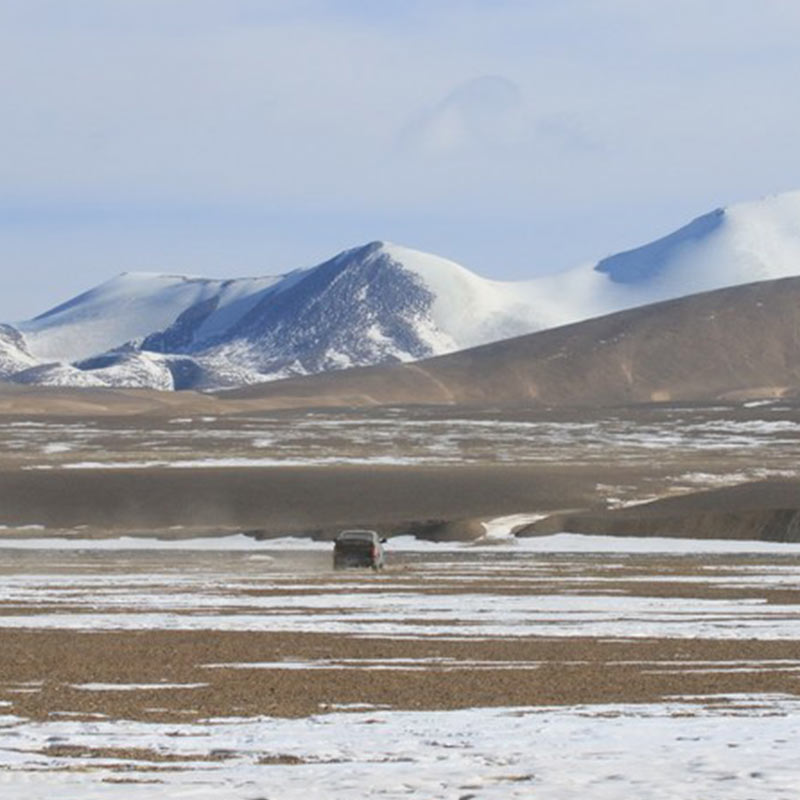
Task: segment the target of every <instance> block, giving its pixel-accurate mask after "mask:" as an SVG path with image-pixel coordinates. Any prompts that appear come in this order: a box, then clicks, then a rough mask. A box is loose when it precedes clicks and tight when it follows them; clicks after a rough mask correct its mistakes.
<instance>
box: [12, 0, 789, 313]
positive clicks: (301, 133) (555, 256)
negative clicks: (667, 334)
mask: <svg viewBox="0 0 800 800" xmlns="http://www.w3.org/2000/svg"><path fill="white" fill-rule="evenodd" d="M798 41H800V4H799V3H797V2H795V0H758V1H756V0H749V1H748V2H745V1H744V0H726V2H724V3H723V2H719V0H692V1H691V2H689V1H688V0H670V2H666V1H662V0H648V1H647V2H641V1H640V0H559V2H552V1H551V0H541V1H537V0H528V1H527V2H521V0H495V1H494V2H493V1H492V0H427V2H420V1H419V0H381V1H380V2H378V1H377V0H372V1H370V2H368V1H367V0H291V2H289V1H288V0H287V1H286V2H284V1H283V0H71V1H70V2H68V3H67V2H64V0H0V103H1V104H2V105H1V106H0V107H2V110H3V111H2V119H3V124H2V126H0V269H1V270H2V274H3V287H4V291H3V293H2V295H0V319H2V320H9V321H10V320H15V319H20V318H24V317H27V316H31V315H33V314H36V313H39V312H41V311H43V310H45V309H46V308H47V307H49V306H51V305H54V304H55V303H57V302H60V301H62V300H64V299H66V298H67V297H69V296H71V295H73V294H76V293H78V292H80V291H82V290H84V289H86V288H88V287H90V286H92V285H94V284H96V283H99V282H101V281H103V280H105V279H107V278H110V277H112V276H113V275H115V274H117V273H118V272H121V271H125V270H147V271H167V272H181V273H192V274H200V275H210V276H219V277H226V276H236V275H253V274H271V273H278V272H283V271H287V270H289V269H292V268H295V267H300V266H308V265H310V264H314V263H317V262H319V261H321V260H323V259H325V258H327V257H329V256H331V255H333V254H334V253H335V252H337V251H339V250H341V249H344V248H346V247H350V246H354V245H357V244H360V243H363V242H366V241H369V240H373V239H388V240H392V241H396V242H400V243H403V244H406V245H408V246H411V247H417V248H420V249H423V250H428V251H431V252H435V253H437V254H439V255H443V256H447V257H450V258H453V259H455V260H457V261H459V262H461V263H462V264H464V265H465V266H467V267H469V268H470V269H473V270H475V271H476V272H479V273H481V274H483V275H487V276H490V277H496V278H501V279H518V278H524V277H530V276H534V275H538V274H542V273H545V272H552V271H556V270H560V269H564V268H567V267H570V266H574V265H577V264H578V263H581V262H584V261H594V260H597V259H599V258H601V257H603V256H605V255H608V254H609V253H612V252H615V251H618V250H621V249H624V248H626V247H631V246H634V245H637V244H641V243H643V242H646V241H649V240H651V239H653V238H656V237H658V236H660V235H663V234H665V233H668V232H669V231H670V230H672V229H674V228H676V227H678V226H680V225H682V224H683V223H685V222H687V221H688V220H689V219H691V218H692V217H693V216H696V215H698V214H701V213H704V212H706V211H708V210H710V209H711V208H713V207H715V206H718V205H724V204H728V203H732V202H736V201H739V200H748V199H755V198H757V197H759V196H761V195H764V194H769V193H773V192H778V191H784V190H788V189H793V188H800V159H799V158H798V156H797V151H798V148H797V141H798V134H799V133H800V131H798V127H800V108H798V105H799V104H800V100H798V92H797V88H796V75H797V74H798V73H800V48H798V47H797V42H798Z"/></svg>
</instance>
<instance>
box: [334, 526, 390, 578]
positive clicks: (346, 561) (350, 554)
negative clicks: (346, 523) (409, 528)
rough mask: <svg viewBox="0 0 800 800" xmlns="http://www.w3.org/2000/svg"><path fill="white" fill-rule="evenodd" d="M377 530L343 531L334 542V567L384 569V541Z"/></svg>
mask: <svg viewBox="0 0 800 800" xmlns="http://www.w3.org/2000/svg"><path fill="white" fill-rule="evenodd" d="M385 541H386V539H381V537H380V536H378V534H377V533H375V531H342V532H341V533H340V534H339V535H338V536H337V537H336V539H334V542H333V568H334V569H344V568H345V567H372V569H374V570H375V571H377V570H379V569H383V565H384V561H385V558H386V557H385V554H384V552H383V543H384V542H385Z"/></svg>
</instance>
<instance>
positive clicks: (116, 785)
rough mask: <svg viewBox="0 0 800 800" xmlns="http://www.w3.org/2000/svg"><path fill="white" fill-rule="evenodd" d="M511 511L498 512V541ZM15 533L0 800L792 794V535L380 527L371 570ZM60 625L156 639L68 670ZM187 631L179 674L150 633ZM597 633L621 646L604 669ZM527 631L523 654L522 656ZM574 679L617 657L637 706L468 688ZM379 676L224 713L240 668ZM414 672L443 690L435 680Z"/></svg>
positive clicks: (300, 675)
mask: <svg viewBox="0 0 800 800" xmlns="http://www.w3.org/2000/svg"><path fill="white" fill-rule="evenodd" d="M515 521H516V520H507V521H505V523H504V522H502V521H496V522H495V523H494V525H493V526H491V529H492V531H493V533H494V538H495V539H497V538H502V534H503V532H504V531H505V532H507V529H508V527H509V525H511V524H513V523H514V522H515ZM5 545H6V546H4V547H3V548H2V550H0V561H1V562H2V567H0V587H1V589H0V640H4V641H5V642H6V648H5V650H4V658H5V659H6V661H8V659H9V658H12V655H13V658H15V659H18V664H17V669H18V671H17V672H14V673H13V676H14V677H13V679H12V678H9V677H6V678H5V679H4V680H3V681H0V795H1V796H2V797H3V798H4V800H5V798H8V799H9V800H37V799H38V798H42V799H44V798H45V797H47V798H49V797H51V796H53V795H54V794H55V795H57V796H58V797H60V798H63V800H94V799H95V798H109V799H110V800H154V799H155V798H164V797H170V798H172V797H175V798H217V797H225V798H242V800H257V798H276V799H279V800H286V799H291V798H300V797H303V798H305V797H307V796H308V794H309V787H310V786H313V787H314V793H315V796H318V797H326V798H327V797H331V798H357V797H376V798H377V797H384V798H419V799H420V800H423V799H424V800H429V799H430V798H443V799H447V800H450V798H460V799H461V800H464V799H465V798H487V799H491V798H531V797H535V798H544V799H545V800H548V799H549V798H553V799H556V798H558V799H559V800H560V799H561V798H564V799H565V800H566V798H572V797H576V796H580V797H585V798H592V799H594V798H598V799H599V800H600V799H602V800H612V798H613V800H616V799H617V798H620V797H637V798H641V799H642V800H651V799H652V800H660V799H662V798H663V800H667V799H669V800H672V799H673V798H690V797H691V798H703V799H704V800H715V799H716V798H719V800H723V799H724V800H754V799H756V800H760V799H761V798H764V800H767V799H769V800H772V798H781V797H786V798H790V797H795V796H796V786H797V784H798V781H799V780H800V757H798V755H797V752H796V742H797V739H798V736H799V735H800V705H798V698H797V691H796V687H797V681H798V680H799V679H800V678H798V675H800V649H798V645H800V552H798V546H791V545H776V544H769V545H767V544H753V543H735V544H733V545H731V544H729V543H724V542H713V541H703V542H691V541H685V540H684V541H675V540H643V541H633V540H627V539H610V538H599V539H598V538H594V537H580V536H554V537H545V538H542V539H536V540H526V541H520V542H517V543H516V544H515V543H514V542H513V540H511V539H507V541H505V543H501V544H498V543H497V542H496V541H495V543H492V544H486V545H484V546H478V547H475V546H465V545H431V544H419V543H414V542H413V540H410V539H404V540H398V541H397V542H395V543H392V542H390V545H389V549H390V559H391V560H390V566H389V568H388V569H387V570H386V572H385V574H383V575H371V574H362V573H359V572H347V573H337V572H333V571H332V570H331V569H330V563H329V562H330V546H329V545H325V544H320V543H313V542H304V543H303V544H302V547H298V542H297V541H296V540H285V541H280V542H254V541H253V540H250V539H247V538H246V537H234V538H232V539H222V540H217V541H215V542H213V547H211V546H210V545H211V542H209V540H200V541H197V540H195V541H184V542H180V543H158V545H157V546H158V547H160V548H161V549H156V547H155V546H153V545H154V543H153V542H151V541H146V540H131V539H128V540H124V541H117V542H114V543H113V545H112V543H111V542H110V541H70V542H60V543H56V542H53V541H35V540H17V541H14V542H6V543H5ZM393 545H396V546H393ZM151 546H153V547H151ZM64 631H72V632H73V634H72V635H73V636H74V637H75V638H74V639H73V640H72V641H71V643H70V644H69V645H67V646H69V647H71V648H75V653H76V654H77V653H78V652H79V651H80V652H81V653H84V651H85V652H89V653H97V656H96V657H97V660H98V663H99V662H101V661H102V654H103V651H104V650H108V649H113V648H115V647H120V646H122V647H123V649H124V648H125V647H126V646H127V645H126V643H125V642H126V640H125V636H126V635H128V634H125V633H124V632H125V631H128V632H130V635H136V636H137V637H139V638H140V640H141V643H142V647H143V648H144V649H143V651H142V652H143V653H144V654H145V656H144V659H143V660H142V662H141V663H140V664H138V666H137V664H136V663H134V662H135V659H134V657H133V656H131V655H129V656H128V657H126V659H125V661H124V662H123V663H121V664H120V665H119V666H118V667H114V662H113V661H109V662H108V663H109V664H110V665H111V666H110V667H109V668H110V669H112V671H106V672H103V670H102V669H100V670H99V671H95V670H94V668H93V667H92V666H91V665H88V666H85V667H80V668H79V667H76V666H72V667H67V666H63V667H62V666H58V662H59V659H61V660H63V655H64V651H63V650H61V649H60V648H63V647H64V642H63V641H62V640H60V639H59V640H55V641H54V644H53V647H52V648H49V646H48V645H46V643H45V644H42V642H43V641H45V640H46V637H48V636H52V635H55V634H57V633H59V632H64ZM115 631H116V632H120V631H121V632H122V633H121V634H120V633H115ZM237 631H241V632H245V633H246V635H247V636H250V637H254V638H252V640H251V642H250V644H248V643H247V640H246V639H245V640H244V645H243V648H244V649H243V650H242V651H241V652H238V653H234V651H231V650H229V649H226V648H228V647H229V646H228V645H227V644H225V641H227V640H223V642H222V645H223V646H222V650H219V649H215V648H219V643H216V640H214V639H213V637H214V636H229V635H237V634H236V632H237ZM194 633H197V634H198V635H200V636H202V637H203V638H202V639H201V640H200V641H199V643H198V645H197V648H196V649H195V650H193V651H192V658H191V663H190V664H189V665H188V668H187V669H186V670H184V671H180V670H178V671H176V670H175V669H172V668H171V667H170V663H171V662H170V661H169V659H168V657H167V656H164V655H163V653H164V652H165V650H164V643H165V642H166V643H169V642H174V647H175V651H176V652H178V651H179V649H180V648H183V647H185V646H186V641H185V639H184V637H185V636H186V635H194ZM20 634H24V635H29V634H35V635H36V636H37V637H38V639H39V640H40V641H39V644H37V645H36V646H37V647H41V648H43V649H41V651H39V650H37V651H36V652H37V653H40V652H41V653H42V654H44V656H47V657H50V658H52V659H55V660H54V661H53V662H52V664H53V666H51V667H50V668H49V669H48V670H47V671H42V669H40V668H38V667H37V660H36V658H34V656H33V654H32V653H33V651H32V650H30V649H26V648H25V647H22V648H18V647H17V645H16V642H15V641H12V637H13V636H16V635H20ZM296 635H300V636H301V637H304V638H301V639H299V640H297V642H296V643H295V644H294V645H293V644H292V642H294V640H293V639H292V638H286V637H293V636H296ZM114 636H116V637H120V636H121V637H122V638H121V639H120V638H116V639H114V640H112V639H111V638H108V637H114ZM259 636H278V637H283V638H280V639H279V640H276V641H279V642H281V643H282V644H281V647H280V648H277V647H273V646H272V645H270V649H269V650H268V652H269V653H270V654H271V656H272V657H271V658H264V656H263V652H262V651H260V650H259V651H258V653H257V652H256V650H257V641H261V640H257V639H256V638H255V637H259ZM142 637H143V638H142ZM156 637H159V638H156ZM164 637H166V638H164ZM269 641H272V640H269ZM104 642H106V644H104ZM509 642H511V643H512V644H513V643H516V645H515V646H518V647H519V648H521V649H520V650H519V652H517V651H516V650H509V649H508V647H509ZM586 642H596V643H600V644H601V645H602V646H604V647H608V648H610V649H609V651H608V652H609V654H610V655H609V656H608V657H604V658H603V659H600V660H598V657H597V655H596V654H595V655H592V654H591V653H592V651H591V647H590V650H589V651H585V650H584V649H582V648H585V647H586V644H585V643H586ZM87 643H88V644H87ZM148 643H150V644H148ZM316 643H319V646H317V644H316ZM528 644H530V645H531V646H535V647H537V648H539V649H538V650H537V651H536V652H537V653H538V655H536V656H534V655H533V654H529V655H525V653H526V651H525V649H524V648H525V647H526V646H527V645H528ZM390 645H391V648H410V649H401V650H396V649H391V648H390ZM573 646H574V647H575V648H576V649H575V650H574V652H573V650H571V649H570V648H572V647H573ZM93 647H95V648H100V649H99V650H92V649H91V648H93ZM559 647H561V648H566V649H565V650H564V652H563V653H562V654H561V655H558V656H554V655H552V651H553V650H555V649H556V648H559ZM640 647H642V648H646V651H645V650H642V651H641V652H640V651H639V650H637V648H640ZM86 648H89V650H88V651H87V650H86ZM292 648H294V649H292ZM369 648H373V650H369ZM387 648H389V649H387ZM456 648H457V649H456ZM495 648H496V649H495ZM618 648H628V650H626V652H627V653H628V655H626V656H624V657H620V656H619V655H614V654H617V653H619V652H621V651H619V650H618ZM698 648H699V649H698ZM703 648H710V649H703ZM774 648H779V649H774ZM169 649H170V648H169V647H167V652H168V651H169ZM125 652H127V650H125ZM229 653H230V655H227V654H229ZM587 653H588V655H587ZM636 653H640V655H638V656H636ZM9 654H12V655H9ZM26 654H27V655H26ZM148 654H149V655H148ZM248 654H250V655H248ZM631 654H633V655H631ZM793 654H794V655H793ZM226 655H227V657H229V658H232V659H233V660H228V661H226ZM26 657H27V658H28V659H29V661H28V662H25V661H24V659H25V658H26ZM553 658H554V659H555V660H554V661H552V660H549V659H553ZM159 659H162V661H163V663H162V661H159ZM75 663H76V664H78V663H81V662H80V658H77V657H76V658H75ZM104 663H105V662H103V664H104ZM103 664H100V666H101V667H103V668H105V667H104V666H103ZM0 668H3V669H5V667H2V665H0ZM61 669H64V670H66V671H65V672H64V673H63V675H62V674H61V672H60V671H59V670H61ZM113 669H117V670H118V671H117V672H114V671H113ZM171 669H172V671H170V670H171ZM82 670H85V674H84V673H83V672H82ZM548 670H550V671H549V672H548ZM570 670H573V671H575V674H576V676H577V677H576V680H577V683H578V684H580V685H586V684H587V682H588V683H591V682H593V681H596V682H597V683H598V685H599V684H601V683H602V681H603V680H605V679H608V678H609V675H611V676H612V677H613V672H614V671H615V670H628V672H626V673H625V674H626V675H629V676H630V678H627V677H626V678H625V679H624V680H623V681H622V684H623V691H624V685H625V684H627V683H629V684H630V698H631V699H629V700H628V701H624V700H619V701H617V702H607V701H605V700H603V699H602V697H600V696H598V698H597V700H595V701H592V702H581V703H574V702H571V701H569V699H568V698H569V697H570V695H568V694H567V695H565V698H566V699H565V700H563V701H561V702H559V701H557V700H552V699H550V700H548V702H547V703H546V704H541V703H537V702H533V703H518V702H505V703H498V702H495V703H493V704H492V705H491V706H486V705H485V704H484V705H481V704H480V703H471V700H470V697H471V696H470V695H469V694H467V692H468V691H473V690H474V683H473V679H474V678H475V676H483V677H481V678H480V681H481V682H482V683H485V684H488V685H492V684H496V685H502V684H501V681H502V677H501V676H502V675H509V676H511V678H510V679H511V680H512V684H509V686H510V687H514V689H515V691H518V690H519V689H520V686H522V687H523V689H524V687H525V686H526V685H528V686H530V691H531V694H530V696H531V698H535V697H536V696H537V695H536V691H537V686H539V684H540V683H541V682H544V683H547V681H556V683H558V682H559V681H560V676H561V674H562V673H564V674H566V672H568V671H570ZM115 675H116V676H117V677H116V678H115ZM544 675H548V676H550V677H549V678H547V680H545V678H544V677H542V676H544ZM342 676H344V679H345V683H344V684H341V683H336V681H339V680H341V678H342ZM347 676H354V678H349V677H347ZM368 678H369V679H371V680H375V681H376V683H374V684H372V686H373V689H370V688H369V687H368V684H367V683H365V684H364V689H363V692H361V693H360V694H359V692H358V691H356V694H355V695H353V693H352V692H350V693H349V694H347V695H345V694H342V695H341V697H340V699H339V700H331V699H329V698H330V697H331V694H330V693H327V694H326V693H325V692H323V693H322V694H321V695H320V697H325V698H328V699H326V700H325V702H318V703H317V704H316V706H315V708H316V711H313V712H310V713H303V714H299V715H297V716H296V717H295V718H287V717H285V716H282V715H271V714H264V713H249V712H248V713H247V714H245V715H243V714H242V713H241V712H238V713H237V712H236V711H235V709H234V707H233V704H230V705H228V706H227V708H229V711H228V712H227V713H220V712H219V710H218V709H219V708H220V706H219V705H214V696H215V694H219V695H220V696H224V693H225V692H227V691H234V692H235V691H236V690H237V689H238V688H240V684H242V683H243V682H244V681H250V680H255V681H256V683H254V684H250V683H247V684H244V685H246V686H247V687H248V692H251V691H252V694H253V695H258V694H259V692H261V691H263V687H264V686H267V685H272V684H275V682H280V681H287V682H288V683H286V684H285V685H287V686H296V687H298V691H300V692H301V693H306V694H311V695H315V692H317V691H318V689H319V687H320V686H321V685H323V684H324V685H326V686H330V687H336V686H342V685H344V686H348V685H349V686H350V687H351V688H352V681H353V680H356V681H361V680H365V681H366V680H367V679H368ZM389 680H393V681H397V682H399V683H397V686H400V687H403V686H406V687H408V686H411V687H412V688H411V697H412V702H414V700H413V698H415V697H419V698H420V705H421V707H420V708H417V709H412V708H408V707H407V706H406V705H404V703H403V702H401V700H400V698H401V697H402V696H403V693H402V692H399V693H397V695H396V697H397V698H398V699H397V701H396V702H392V701H389V702H387V697H386V696H384V695H381V694H380V692H379V691H378V694H375V693H374V692H375V691H376V690H375V688H374V687H378V690H379V689H380V687H381V686H382V685H383V684H384V683H385V682H388V681H389ZM429 680H440V681H444V683H435V685H434V689H435V691H434V692H433V694H432V695H427V694H425V692H424V686H425V685H426V683H425V682H426V681H429ZM258 681H266V682H267V683H263V684H262V683H258ZM418 681H422V683H417V682H418ZM641 681H651V682H653V683H652V687H653V688H651V689H648V690H647V695H646V696H647V697H650V698H651V699H649V700H646V699H639V697H638V696H637V695H636V687H637V686H638V685H639V683H640V682H641ZM775 681H777V683H776V682H775ZM62 682H63V684H62ZM293 682H294V683H293ZM280 685H284V684H280ZM447 685H454V686H458V687H462V686H463V687H465V688H463V689H459V694H458V695H457V698H456V705H457V706H459V704H460V706H459V707H453V708H443V707H440V705H439V703H438V701H437V699H436V696H437V694H441V692H442V688H441V687H444V686H447ZM251 686H252V687H253V688H252V689H250V688H249V687H251ZM415 686H416V687H418V688H417V689H415V688H413V687H415ZM437 687H438V688H437ZM469 687H473V689H470V688H469ZM745 687H750V688H749V689H748V690H744V689H745ZM48 692H49V693H51V694H50V695H48V697H52V699H48V700H47V701H46V702H43V704H42V707H43V708H45V709H46V711H45V713H43V714H42V713H40V712H38V711H37V710H36V709H37V708H38V706H37V705H36V703H37V697H38V696H39V695H44V694H46V693H48ZM461 692H463V696H462V695H461V694H460V693H461ZM503 694H504V692H503V691H500V692H499V694H498V696H499V697H502V696H503ZM388 696H389V697H391V696H394V695H392V693H391V692H390V693H389V695H388ZM515 696H516V695H515ZM522 696H525V695H524V694H523V695H522ZM315 697H316V695H315ZM509 697H511V693H509ZM642 697H644V695H643V696H642ZM429 698H432V699H429ZM634 698H635V702H632V700H633V699H634ZM315 702H316V700H315ZM209 703H210V704H211V705H208V704H209ZM471 706H473V707H471ZM221 707H222V708H225V707H226V704H225V703H224V702H223V703H222V705H221ZM255 708H256V709H257V706H255ZM167 712H169V714H167ZM165 714H166V716H164V715H165ZM291 716H295V715H294V714H291V715H290V717H291ZM148 717H152V721H151V720H149V719H148Z"/></svg>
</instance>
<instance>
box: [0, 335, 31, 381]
mask: <svg viewBox="0 0 800 800" xmlns="http://www.w3.org/2000/svg"><path fill="white" fill-rule="evenodd" d="M37 363H38V362H37V361H36V359H35V358H34V357H33V356H32V355H31V354H30V353H29V352H28V350H27V348H26V346H25V341H24V339H23V337H22V335H21V334H20V333H19V331H17V330H16V329H14V328H12V327H11V326H10V325H0V379H2V378H8V377H10V376H11V375H13V374H14V373H16V372H19V371H20V370H23V369H28V367H32V366H34V365H35V364H37Z"/></svg>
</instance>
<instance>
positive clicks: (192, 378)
mask: <svg viewBox="0 0 800 800" xmlns="http://www.w3.org/2000/svg"><path fill="white" fill-rule="evenodd" d="M798 265H800V192H790V193H787V194H782V195H776V196H772V197H769V198H766V199H762V200H759V201H756V202H750V203H743V204H740V205H734V206H731V207H729V208H725V209H717V210H715V211H712V212H711V213H709V214H705V215H703V216H701V217H698V218H697V219H695V220H693V221H692V222H690V223H689V224H688V225H686V226H684V227H683V228H680V229H679V230H677V231H675V232H674V233H671V234H669V235H668V236H665V237H664V238H662V239H659V240H657V241H655V242H651V243H649V244H646V245H644V246H642V247H639V248H635V249H633V250H629V251H626V252H622V253H619V254H617V255H613V256H610V257H608V258H604V259H602V260H601V261H599V262H597V263H594V264H591V263H588V264H584V265H581V266H578V267H576V268H574V269H572V270H568V271H566V272H562V273H558V274H553V275H546V276H544V277H539V278H535V279H532V280H528V281H521V282H507V281H506V282H503V281H494V280H488V279H486V278H483V277H481V276H479V275H476V274H475V273H473V272H470V271H469V270H468V269H466V268H464V267H463V266H461V265H459V264H456V263H455V262H453V261H449V260H447V259H444V258H440V257H438V256H434V255H430V254H427V253H423V252H420V251H417V250H412V249H410V248H407V247H402V246H400V245H396V244H390V243H387V242H373V243H371V244H368V245H364V246H362V247H357V248H354V249H352V250H347V251H345V252H343V253H340V254H339V255H337V256H336V257H334V258H333V259H331V260H329V261H327V262H325V263H323V264H320V265H319V266H316V267H312V268H309V269H304V270H296V271H294V272H291V273H288V274H286V275H278V276H266V277H260V278H241V279H230V280H211V279H205V278H196V277H186V276H176V275H157V274H149V273H125V274H123V275H120V276H118V277H116V278H113V279H112V280H110V281H108V282H106V283H104V284H101V285H100V286H97V287H95V288H94V289H91V290H89V291H88V292H86V293H84V294H81V295H79V296H77V297H75V298H73V299H72V300H69V301H68V302H66V303H64V304H63V305H60V306H57V307H56V308H54V309H51V310H50V311H48V312H46V313H44V314H42V315H41V316H39V317H36V318H35V319H32V320H28V321H25V322H22V323H19V324H17V325H16V326H15V327H11V326H3V327H2V328H0V377H4V378H10V379H11V380H15V381H18V382H24V383H37V384H58V385H84V386H85V385H98V386H136V387H142V386H150V387H153V388H159V389H181V388H219V387H224V386H237V385H242V384H247V383H255V382H260V381H264V380H272V379H276V378H282V377H287V376H291V375H303V374H311V373H314V372H321V371H325V370H330V369H342V368H346V367H351V366H365V365H371V364H378V363H386V362H391V361H413V360H417V359H421V358H425V357H429V356H434V355H441V354H444V353H448V352H452V351H455V350H461V349H464V348H468V347H472V346H476V345H480V344H484V343H487V342H491V341H495V340H498V339H504V338H509V337H512V336H517V335H521V334H525V333H530V332H533V331H537V330H542V329H545V328H551V327H555V326H558V325H564V324H568V323H571V322H577V321H580V320H583V319H588V318H590V317H595V316H599V315H602V314H606V313H611V312H613V311H619V310H623V309H627V308H633V307H636V306H640V305H644V304H648V303H653V302H658V301H660V300H667V299H671V298H675V297H680V296H685V295H688V294H694V293H696V292H701V291H706V290H711V289H717V288H722V287H725V286H732V285H736V284H742V283H749V282H753V281H758V280H765V279H773V278H782V277H788V276H792V275H797V274H798V269H799V268H798ZM534 266H538V265H532V271H534ZM498 268H499V269H501V268H502V265H498Z"/></svg>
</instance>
